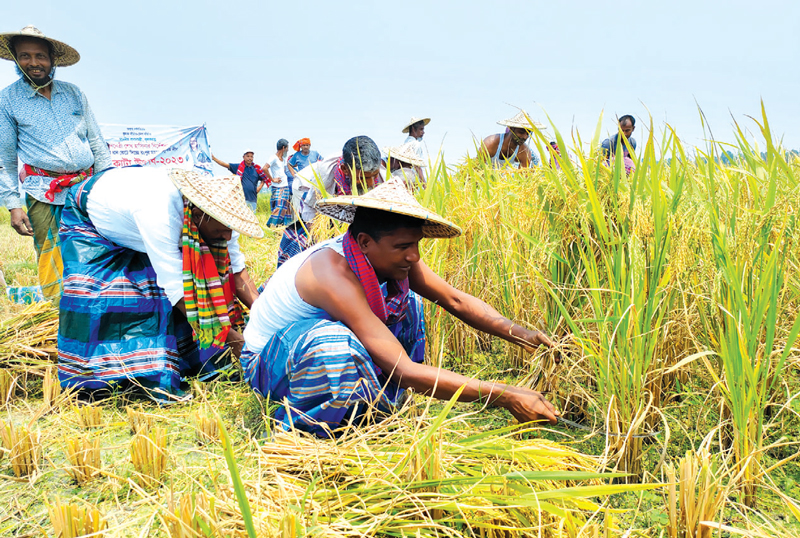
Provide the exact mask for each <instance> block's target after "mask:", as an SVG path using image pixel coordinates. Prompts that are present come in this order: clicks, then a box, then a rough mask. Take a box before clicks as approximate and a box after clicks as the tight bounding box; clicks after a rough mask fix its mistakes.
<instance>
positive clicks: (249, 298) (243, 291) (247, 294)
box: [233, 269, 258, 308]
mask: <svg viewBox="0 0 800 538" xmlns="http://www.w3.org/2000/svg"><path fill="white" fill-rule="evenodd" d="M233 283H234V285H235V286H236V297H238V298H239V300H240V301H241V302H242V304H243V305H245V306H246V307H247V308H252V307H253V302H254V301H255V300H256V299H257V298H258V288H257V287H256V284H255V282H253V279H252V278H250V273H248V272H247V269H242V270H241V271H239V272H238V273H234V274H233Z"/></svg>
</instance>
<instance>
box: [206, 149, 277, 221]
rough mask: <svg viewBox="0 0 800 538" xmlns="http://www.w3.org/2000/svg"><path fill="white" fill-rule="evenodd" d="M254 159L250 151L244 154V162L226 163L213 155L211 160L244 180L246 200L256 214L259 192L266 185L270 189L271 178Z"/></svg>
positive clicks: (243, 186)
mask: <svg viewBox="0 0 800 538" xmlns="http://www.w3.org/2000/svg"><path fill="white" fill-rule="evenodd" d="M254 157H255V154H254V153H253V152H252V151H249V150H248V151H245V152H244V155H242V162H240V163H226V162H225V161H221V160H219V159H217V157H216V156H215V155H214V154H212V155H211V158H212V159H214V162H215V163H217V164H218V165H220V166H222V167H223V168H227V169H228V170H230V171H231V173H234V174H236V175H237V176H239V177H240V178H242V188H243V189H244V199H245V200H247V205H248V206H249V207H250V209H252V210H253V213H255V211H256V208H257V207H258V191H260V190H261V188H262V187H264V185H266V186H267V187H269V184H270V182H269V178H268V177H267V175H266V174H265V173H264V172H263V171H262V170H261V167H260V166H258V165H257V164H253V158H254Z"/></svg>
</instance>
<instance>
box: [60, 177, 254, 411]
mask: <svg viewBox="0 0 800 538" xmlns="http://www.w3.org/2000/svg"><path fill="white" fill-rule="evenodd" d="M239 233H243V234H245V235H249V236H252V237H262V236H263V234H264V232H263V231H262V230H261V228H260V227H259V225H258V220H257V219H256V216H255V214H254V213H253V212H252V211H251V210H250V209H249V208H248V207H247V204H246V202H245V197H244V192H243V191H242V184H241V181H240V180H239V178H238V177H236V176H227V177H216V178H212V177H208V176H207V175H201V174H198V173H196V172H190V171H186V170H179V169H174V170H171V171H170V170H166V169H164V168H151V167H144V168H137V167H130V168H115V169H112V170H109V171H106V172H104V173H101V174H96V175H94V176H93V177H92V178H91V179H88V180H86V181H84V182H83V183H81V184H79V185H77V186H75V187H73V188H72V189H70V192H69V196H68V197H67V203H66V206H65V208H64V213H63V217H62V227H61V234H60V235H61V242H62V245H63V246H62V249H63V255H64V294H63V296H62V299H61V305H60V311H59V329H58V376H59V380H60V381H61V385H62V386H64V387H75V388H79V389H89V390H90V391H91V390H95V389H114V388H117V387H120V388H127V387H128V386H130V385H134V386H136V387H139V388H141V389H144V390H145V391H146V392H147V394H148V395H149V396H151V397H153V398H154V399H157V400H158V399H161V400H165V399H170V398H173V397H175V396H180V395H182V388H181V380H182V378H185V377H186V376H190V375H200V376H203V377H208V376H211V375H212V374H214V373H215V372H217V371H218V370H219V369H220V368H222V367H224V366H226V364H225V363H224V362H222V360H221V359H222V357H223V353H222V352H223V351H224V350H225V349H226V348H227V347H230V348H231V350H232V351H233V353H234V354H235V355H238V354H239V352H240V350H241V346H242V344H243V341H242V336H241V333H240V332H239V330H240V328H241V326H242V324H243V320H242V310H241V308H240V306H239V302H241V303H242V304H243V305H245V306H247V307H250V306H251V305H252V304H253V301H254V300H255V298H256V297H257V295H258V292H257V291H256V287H255V285H254V284H253V281H252V280H251V279H250V275H249V274H248V272H247V269H246V268H245V260H244V256H243V255H242V254H241V252H240V250H239V243H238V236H239ZM225 356H228V355H225Z"/></svg>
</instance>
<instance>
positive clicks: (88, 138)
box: [0, 26, 111, 303]
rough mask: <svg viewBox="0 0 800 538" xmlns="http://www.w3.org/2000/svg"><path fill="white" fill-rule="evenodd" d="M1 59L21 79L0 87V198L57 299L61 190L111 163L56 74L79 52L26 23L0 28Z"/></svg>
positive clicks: (73, 93) (73, 90) (81, 105)
mask: <svg viewBox="0 0 800 538" xmlns="http://www.w3.org/2000/svg"><path fill="white" fill-rule="evenodd" d="M0 58H3V59H4V60H10V61H13V62H14V63H15V64H16V68H17V73H18V74H19V77H20V78H19V80H18V81H16V82H15V83H13V84H11V85H10V86H7V87H6V88H4V89H3V91H2V92H0V202H2V203H3V204H5V206H6V207H7V208H8V210H9V212H10V213H11V226H12V227H13V228H14V230H16V232H17V233H18V234H20V235H27V236H33V244H34V247H35V248H36V254H37V257H38V272H39V282H40V283H41V286H42V292H43V294H44V296H45V297H47V298H48V299H50V300H51V301H53V302H54V303H58V301H59V299H60V296H61V290H62V284H61V273H62V271H63V262H62V259H61V246H60V242H59V239H58V228H59V225H60V223H61V211H62V209H63V207H64V201H65V199H66V195H67V189H68V188H69V187H71V186H72V185H74V184H76V183H78V182H80V181H82V180H84V179H86V178H87V177H89V176H91V175H92V174H93V172H95V171H100V170H104V169H106V168H110V167H111V155H110V154H109V152H108V146H107V145H106V142H105V140H103V136H102V134H100V128H99V127H98V125H97V122H96V121H95V119H94V115H93V114H92V110H91V109H90V108H89V102H88V101H87V100H86V96H85V95H84V94H83V92H82V91H81V90H80V89H79V88H78V87H77V86H75V85H74V84H70V83H69V82H62V81H60V80H54V77H55V68H56V67H57V66H64V67H66V66H70V65H74V64H76V63H78V60H80V54H78V51H76V50H75V49H73V48H72V47H70V46H69V45H67V44H66V43H62V42H61V41H56V40H55V39H51V38H49V37H46V36H45V35H44V34H43V33H42V32H41V31H39V30H38V29H36V28H34V27H33V26H26V27H25V28H23V29H22V30H20V31H19V32H13V33H7V34H0ZM17 159H19V160H20V161H22V170H19V171H18V168H17ZM18 177H19V180H20V181H22V186H23V189H24V191H25V193H26V199H25V203H26V205H27V209H28V212H27V214H26V213H25V211H24V210H23V209H22V196H21V193H20V190H19V184H18V182H17V178H18Z"/></svg>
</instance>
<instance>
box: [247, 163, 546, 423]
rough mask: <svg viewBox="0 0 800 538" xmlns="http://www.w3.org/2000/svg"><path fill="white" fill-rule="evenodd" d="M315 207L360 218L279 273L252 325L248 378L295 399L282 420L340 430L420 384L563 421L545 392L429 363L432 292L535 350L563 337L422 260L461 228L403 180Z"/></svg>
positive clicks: (387, 407) (479, 325)
mask: <svg viewBox="0 0 800 538" xmlns="http://www.w3.org/2000/svg"><path fill="white" fill-rule="evenodd" d="M316 207H317V210H318V211H320V212H321V213H323V214H326V215H328V216H331V217H333V218H336V219H338V220H342V221H344V222H350V223H351V225H350V228H349V230H348V231H347V232H346V233H345V234H343V235H342V236H339V237H337V238H335V239H333V240H330V241H327V242H325V243H321V244H319V245H316V247H314V248H313V249H312V250H309V251H306V252H304V253H303V254H301V255H298V256H296V257H295V258H292V259H291V260H290V261H289V262H288V263H286V264H285V265H283V266H282V267H281V268H280V269H278V271H277V272H276V273H275V275H274V277H273V278H272V279H271V280H270V282H269V284H268V285H267V288H266V290H265V291H264V293H263V294H262V295H261V296H260V298H259V299H257V300H256V302H255V304H254V305H253V309H252V311H251V318H250V322H249V324H248V326H247V328H246V329H245V332H244V337H245V350H244V351H243V353H242V357H241V363H242V367H243V368H244V371H245V377H246V379H247V380H248V382H249V383H250V385H251V386H252V387H253V388H254V390H256V391H257V392H259V393H261V394H262V395H265V396H266V395H269V397H270V398H271V399H273V400H278V401H281V400H283V399H285V400H286V403H287V404H288V406H286V405H282V406H280V408H279V410H278V411H277V412H276V415H275V418H276V420H278V421H279V422H281V423H282V424H283V425H284V427H286V428H290V427H292V426H294V427H296V428H300V429H303V430H306V431H310V432H313V433H315V434H317V435H321V436H328V435H335V430H336V428H337V427H338V426H339V425H340V424H341V423H342V421H344V420H349V419H351V418H358V417H359V416H361V415H362V414H363V413H364V412H365V410H366V409H367V408H369V407H371V406H372V407H376V408H378V409H379V410H384V411H391V410H393V409H394V408H395V406H396V404H397V403H398V401H399V398H400V396H401V395H402V393H403V391H404V390H405V389H409V388H411V389H414V390H415V391H417V392H419V393H422V394H426V395H428V396H431V397H435V398H440V399H445V400H447V399H450V398H451V397H453V396H454V395H455V394H456V393H457V392H458V391H459V389H461V392H460V393H459V396H458V399H459V401H464V402H479V403H482V404H488V405H492V406H498V407H503V408H506V409H508V410H509V411H510V412H511V413H512V414H513V415H514V416H515V417H516V418H517V419H518V420H519V421H520V422H529V421H547V422H550V423H552V424H555V422H556V417H557V415H558V413H557V411H556V410H555V409H554V408H553V406H552V405H551V404H550V403H549V402H548V401H547V400H545V399H544V397H543V396H542V395H541V394H540V393H538V392H534V391H532V390H529V389H524V388H520V387H513V386H508V385H504V384H502V383H495V382H485V381H481V380H479V379H475V378H468V377H465V376H462V375H459V374H456V373H454V372H450V371H447V370H443V369H440V368H436V367H433V366H429V365H426V364H424V363H423V359H424V346H425V321H424V316H423V314H422V312H423V311H422V302H421V297H424V298H425V299H428V300H429V301H432V302H434V303H436V304H438V305H439V306H441V307H442V308H444V309H445V310H447V311H448V312H450V313H451V314H453V315H454V316H456V317H458V318H459V319H461V320H462V321H464V322H465V323H467V324H469V325H471V326H472V327H474V328H476V329H478V330H480V331H482V332H485V333H488V334H491V335H494V336H498V337H500V338H503V339H505V340H507V341H509V342H513V343H515V344H517V345H519V346H521V347H523V348H525V349H527V350H530V351H532V350H534V349H535V348H536V347H538V346H540V345H546V346H551V345H552V342H551V341H550V339H549V338H548V337H547V336H546V335H545V334H543V333H541V332H539V331H533V330H529V329H526V328H525V327H522V326H520V325H517V324H515V323H514V322H512V321H511V320H509V319H507V318H505V317H503V316H502V315H501V314H500V313H499V312H497V311H496V310H495V309H493V308H492V307H491V306H489V305H488V304H486V303H485V302H483V301H481V300H480V299H477V298H476V297H473V296H471V295H469V294H467V293H464V292H462V291H459V290H457V289H455V288H454V287H452V286H451V285H450V284H448V283H447V282H445V281H444V280H443V279H442V278H440V277H439V276H437V275H436V274H435V273H434V272H433V271H431V270H430V269H429V268H428V266H427V265H425V263H424V262H423V261H422V260H421V259H420V253H419V241H420V240H421V239H422V238H423V237H428V238H447V237H455V236H457V235H459V234H460V233H461V230H460V229H459V228H458V227H457V226H456V225H454V224H452V223H450V222H448V221H447V220H445V219H443V218H442V217H440V216H438V215H436V214H434V213H431V212H430V211H427V210H426V209H425V208H423V207H422V206H420V205H419V203H418V202H417V201H416V200H415V199H414V197H413V196H412V195H411V194H410V193H409V192H408V191H407V190H406V188H405V187H404V185H403V183H402V181H400V180H398V179H395V178H393V179H390V180H389V181H387V182H386V183H385V184H383V185H380V186H378V187H376V188H375V189H374V190H373V191H370V192H368V193H366V194H364V195H362V196H340V197H336V198H329V199H327V200H322V201H320V202H318V203H317V206H316ZM462 387H463V388H462ZM287 407H288V409H289V411H288V412H287Z"/></svg>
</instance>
